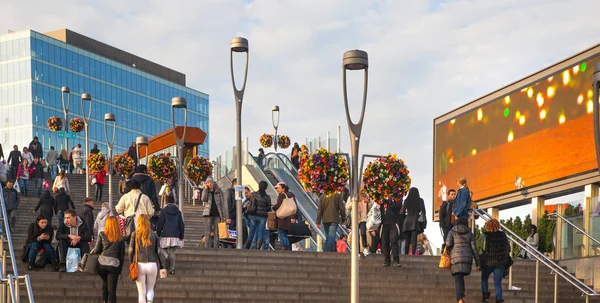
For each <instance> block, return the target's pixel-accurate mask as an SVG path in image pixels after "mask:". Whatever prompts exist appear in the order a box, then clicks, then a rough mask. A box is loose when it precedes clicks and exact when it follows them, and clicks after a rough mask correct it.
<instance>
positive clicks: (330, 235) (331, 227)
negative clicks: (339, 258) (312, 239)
mask: <svg viewBox="0 0 600 303" xmlns="http://www.w3.org/2000/svg"><path fill="white" fill-rule="evenodd" d="M337 227H338V224H337V223H323V228H324V229H325V237H327V239H326V240H325V251H329V252H336V249H335V238H336V236H337V235H336V232H337Z"/></svg>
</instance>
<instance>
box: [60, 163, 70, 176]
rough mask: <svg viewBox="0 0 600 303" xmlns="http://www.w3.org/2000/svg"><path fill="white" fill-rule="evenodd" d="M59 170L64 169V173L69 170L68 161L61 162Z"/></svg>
mask: <svg viewBox="0 0 600 303" xmlns="http://www.w3.org/2000/svg"><path fill="white" fill-rule="evenodd" d="M60 170H61V171H64V172H65V174H66V173H68V172H69V163H63V164H61V165H60Z"/></svg>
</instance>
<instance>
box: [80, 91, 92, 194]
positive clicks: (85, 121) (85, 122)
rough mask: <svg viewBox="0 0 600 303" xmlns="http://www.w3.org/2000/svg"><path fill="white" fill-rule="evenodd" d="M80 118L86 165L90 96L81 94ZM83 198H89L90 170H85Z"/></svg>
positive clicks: (88, 149)
mask: <svg viewBox="0 0 600 303" xmlns="http://www.w3.org/2000/svg"><path fill="white" fill-rule="evenodd" d="M85 101H88V102H89V109H88V115H87V116H86V115H85V104H84V103H85ZM81 116H82V117H83V125H84V126H85V161H86V163H87V160H88V156H89V153H90V146H89V143H88V130H89V125H90V118H91V117H92V95H90V94H81ZM85 180H86V182H85V196H86V197H89V196H90V182H89V180H90V170H89V169H87V168H86V169H85Z"/></svg>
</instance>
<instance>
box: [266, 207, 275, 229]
mask: <svg viewBox="0 0 600 303" xmlns="http://www.w3.org/2000/svg"><path fill="white" fill-rule="evenodd" d="M267 229H268V230H276V229H277V214H276V213H275V212H274V211H270V212H268V213H267Z"/></svg>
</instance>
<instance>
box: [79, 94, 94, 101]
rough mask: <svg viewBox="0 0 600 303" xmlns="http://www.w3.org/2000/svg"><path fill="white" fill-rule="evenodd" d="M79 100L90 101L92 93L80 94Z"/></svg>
mask: <svg viewBox="0 0 600 303" xmlns="http://www.w3.org/2000/svg"><path fill="white" fill-rule="evenodd" d="M81 100H85V101H92V95H90V94H81Z"/></svg>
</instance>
